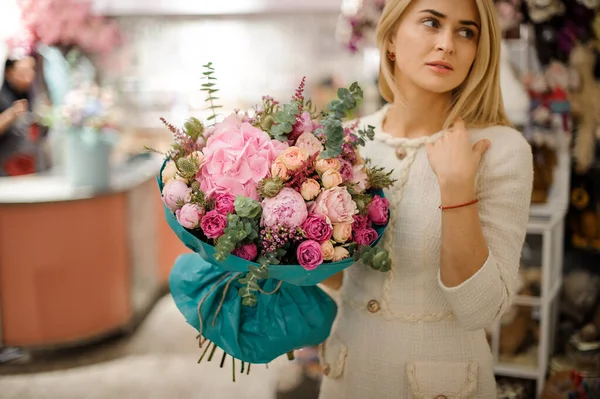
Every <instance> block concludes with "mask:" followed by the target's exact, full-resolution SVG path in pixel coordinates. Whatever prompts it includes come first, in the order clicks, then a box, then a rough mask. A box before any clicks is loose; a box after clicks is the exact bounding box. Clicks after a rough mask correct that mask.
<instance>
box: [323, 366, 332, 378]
mask: <svg viewBox="0 0 600 399" xmlns="http://www.w3.org/2000/svg"><path fill="white" fill-rule="evenodd" d="M329 373H331V366H330V365H328V364H326V365H325V366H324V367H323V375H325V376H328V375H329Z"/></svg>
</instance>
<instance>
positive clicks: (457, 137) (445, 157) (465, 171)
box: [427, 118, 490, 205]
mask: <svg viewBox="0 0 600 399" xmlns="http://www.w3.org/2000/svg"><path fill="white" fill-rule="evenodd" d="M489 147H490V142H489V140H480V141H478V142H477V143H475V145H472V144H471V139H470V137H469V132H468V131H467V129H466V127H465V123H464V121H463V120H462V119H460V118H459V119H457V120H456V121H455V122H454V125H453V126H452V127H451V128H450V129H448V131H447V132H446V133H445V134H444V136H442V137H441V138H440V139H439V140H437V141H436V142H435V143H432V144H428V145H427V158H428V159H429V165H430V166H431V169H432V170H433V172H434V173H435V174H436V176H437V178H438V182H439V184H440V188H441V190H442V203H444V202H445V201H444V199H445V197H446V198H447V199H449V200H451V201H453V202H454V201H462V200H464V201H471V200H473V199H474V198H473V197H474V195H475V193H474V191H475V174H476V173H477V169H478V168H479V163H480V162H481V158H482V157H483V154H485V152H486V151H487V150H488V148H489ZM449 205H453V204H449Z"/></svg>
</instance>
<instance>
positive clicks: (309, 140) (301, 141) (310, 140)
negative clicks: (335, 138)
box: [296, 132, 324, 156]
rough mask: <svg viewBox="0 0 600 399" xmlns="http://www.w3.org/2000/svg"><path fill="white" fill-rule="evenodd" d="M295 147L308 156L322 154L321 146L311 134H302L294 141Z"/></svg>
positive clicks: (319, 141)
mask: <svg viewBox="0 0 600 399" xmlns="http://www.w3.org/2000/svg"><path fill="white" fill-rule="evenodd" d="M296 147H298V148H301V149H303V150H304V151H306V152H307V153H308V156H313V155H315V154H319V153H321V152H323V149H324V148H323V144H322V143H321V140H319V139H318V138H317V137H316V136H315V135H314V134H313V133H308V132H307V133H302V134H301V135H300V137H298V140H296Z"/></svg>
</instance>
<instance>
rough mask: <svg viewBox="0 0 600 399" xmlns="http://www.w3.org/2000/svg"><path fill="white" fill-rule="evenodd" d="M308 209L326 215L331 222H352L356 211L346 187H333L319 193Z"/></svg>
mask: <svg viewBox="0 0 600 399" xmlns="http://www.w3.org/2000/svg"><path fill="white" fill-rule="evenodd" d="M310 211H311V212H312V213H315V214H317V215H322V216H326V217H328V218H329V220H330V221H331V222H332V223H352V222H353V220H354V215H356V214H357V213H358V209H357V208H356V203H355V202H354V201H353V200H352V196H351V195H350V193H349V192H348V190H347V189H346V187H334V188H330V189H329V190H325V191H323V192H321V194H319V196H318V197H317V199H316V200H315V202H314V203H313V204H312V206H311V209H310Z"/></svg>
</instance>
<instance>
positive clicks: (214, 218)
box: [200, 210, 227, 238]
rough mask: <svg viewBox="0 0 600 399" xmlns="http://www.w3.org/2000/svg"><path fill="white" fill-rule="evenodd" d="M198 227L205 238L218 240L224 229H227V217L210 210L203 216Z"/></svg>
mask: <svg viewBox="0 0 600 399" xmlns="http://www.w3.org/2000/svg"><path fill="white" fill-rule="evenodd" d="M200 227H201V228H202V231H203V232H204V235H205V236H206V237H208V238H219V237H221V236H222V235H223V231H224V230H225V227H227V216H225V215H222V214H220V213H219V212H217V211H215V210H212V211H210V212H208V213H207V214H206V215H204V217H203V218H202V222H200Z"/></svg>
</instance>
